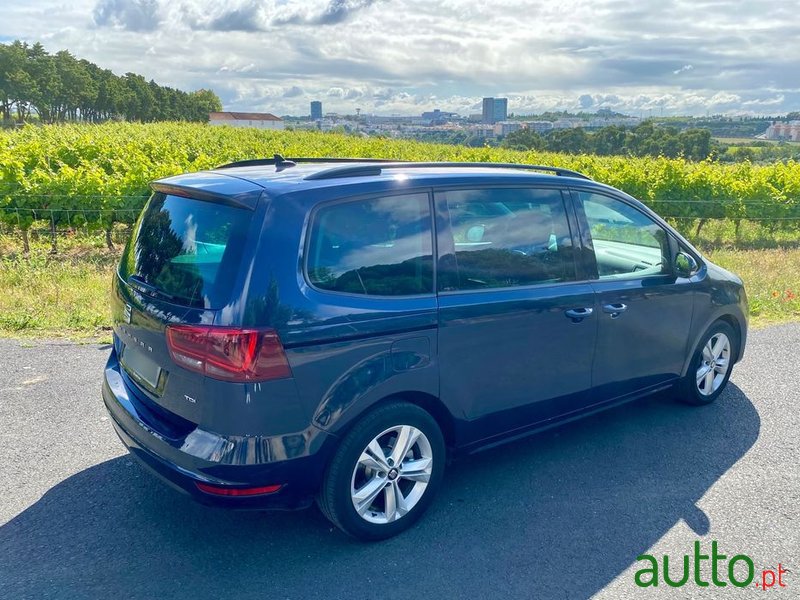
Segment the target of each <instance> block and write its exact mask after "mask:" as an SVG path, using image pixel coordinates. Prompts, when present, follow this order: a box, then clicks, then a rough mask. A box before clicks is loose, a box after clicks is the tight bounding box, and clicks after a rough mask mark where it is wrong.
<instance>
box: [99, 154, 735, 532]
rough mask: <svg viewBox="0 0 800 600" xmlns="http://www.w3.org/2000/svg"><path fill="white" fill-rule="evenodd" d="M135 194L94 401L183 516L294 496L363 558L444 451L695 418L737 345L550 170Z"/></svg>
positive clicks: (720, 279) (638, 240)
mask: <svg viewBox="0 0 800 600" xmlns="http://www.w3.org/2000/svg"><path fill="white" fill-rule="evenodd" d="M152 191H153V193H152V196H151V197H150V199H149V201H148V202H147V205H146V206H145V207H144V210H143V211H142V213H141V215H140V216H139V218H138V220H137V222H136V224H135V226H134V228H133V234H132V236H131V238H130V241H129V242H128V244H127V247H126V249H125V251H124V254H123V256H122V259H121V261H120V263H119V267H118V269H117V271H116V273H115V275H114V279H113V294H112V298H113V300H112V312H113V321H114V343H113V350H112V351H111V356H110V358H109V360H108V364H107V366H106V368H105V378H104V385H103V390H102V395H103V399H104V401H105V405H106V407H107V408H108V411H109V413H110V415H111V417H112V421H113V424H114V426H115V428H116V431H117V433H118V434H119V436H120V438H121V439H122V441H123V443H124V444H125V445H126V446H127V447H128V448H129V450H130V452H131V453H132V454H133V455H134V456H136V457H137V458H139V459H141V461H142V462H143V463H144V464H145V465H147V466H148V467H150V469H151V470H152V471H154V472H155V473H156V474H157V475H159V476H160V477H161V478H162V479H163V480H165V481H166V482H167V483H169V484H171V485H172V486H173V487H175V488H178V489H179V490H182V491H183V492H186V493H188V494H190V495H191V496H192V497H194V498H195V499H197V500H199V501H201V502H204V503H207V504H213V505H220V506H228V507H234V508H242V509H268V508H303V507H307V506H309V505H310V504H311V503H312V502H313V501H314V500H316V502H317V504H318V505H319V507H320V508H321V510H322V511H323V513H324V514H325V515H326V516H327V517H328V518H329V519H330V520H331V521H332V522H333V523H335V524H336V525H337V526H338V527H340V528H341V529H342V530H344V531H345V532H347V533H349V534H351V535H353V536H355V537H357V538H360V539H365V540H376V539H382V538H386V537H389V536H392V535H395V534H397V533H399V532H400V531H403V530H404V529H406V528H408V527H409V526H410V525H412V524H413V523H414V522H416V521H417V520H418V519H419V517H420V516H421V515H422V514H423V513H424V512H425V510H426V508H428V506H429V505H430V504H431V501H432V500H433V498H434V495H435V493H436V490H437V488H439V487H440V486H441V485H442V475H443V471H444V468H445V464H446V462H447V460H448V457H450V456H457V455H460V454H464V453H470V452H474V451H476V450H479V449H481V448H485V447H489V446H495V445H497V444H498V443H500V442H502V441H509V440H513V439H517V438H519V437H521V436H523V435H527V434H530V433H533V432H537V431H541V430H543V429H545V428H548V427H552V426H555V425H558V424H559V423H563V422H565V421H568V420H572V419H575V418H577V417H579V416H582V415H587V414H590V413H594V412H596V411H598V410H600V409H605V408H609V407H612V406H617V405H619V404H621V403H623V402H629V401H631V400H634V399H637V398H640V397H642V396H644V395H646V394H652V393H655V392H659V391H663V390H672V393H674V395H675V396H676V397H677V398H679V399H681V400H683V401H685V402H689V403H691V404H697V405H702V404H707V403H710V402H713V401H714V400H715V399H717V398H718V397H719V396H720V394H721V393H722V391H723V389H724V388H725V385H726V383H727V381H728V378H729V376H730V374H731V369H732V367H733V365H734V363H736V362H737V361H739V360H740V359H741V357H742V353H743V350H744V347H745V340H746V337H747V299H746V296H745V291H744V288H743V286H742V282H741V280H740V279H739V278H738V277H736V276H735V275H733V274H731V273H729V272H727V271H725V270H723V269H722V268H720V267H718V266H716V265H714V264H713V263H711V262H710V261H709V260H708V259H706V258H704V257H703V256H702V255H701V253H700V252H698V251H697V249H695V248H694V247H693V246H692V245H691V244H690V243H689V242H688V241H687V240H686V239H684V238H683V237H682V236H681V235H679V234H678V233H677V232H676V231H675V230H674V229H673V228H672V227H670V226H669V225H668V224H667V223H666V222H665V221H664V220H663V219H661V218H659V217H658V216H657V215H655V214H654V213H653V212H652V211H651V210H649V209H648V208H647V207H646V206H644V205H643V204H642V203H641V202H638V201H637V200H635V199H634V198H632V197H630V196H628V195H627V194H625V193H623V192H621V191H619V190H616V189H613V188H611V187H608V186H606V185H603V184H601V183H598V182H596V181H593V180H590V179H589V178H587V177H586V176H584V175H581V174H580V173H576V172H573V171H568V170H565V169H559V168H553V167H536V166H530V165H516V164H502V165H501V164H471V163H404V162H385V161H370V160H366V159H364V160H362V159H349V160H348V159H295V160H287V159H283V158H282V157H280V156H276V157H275V158H274V159H265V160H253V161H243V162H240V163H233V164H230V165H225V166H223V167H220V168H217V169H214V170H211V171H206V172H200V173H194V174H185V175H179V176H176V177H170V178H167V179H162V180H159V181H156V182H155V183H153V184H152ZM597 435H603V433H602V432H601V431H598V432H597Z"/></svg>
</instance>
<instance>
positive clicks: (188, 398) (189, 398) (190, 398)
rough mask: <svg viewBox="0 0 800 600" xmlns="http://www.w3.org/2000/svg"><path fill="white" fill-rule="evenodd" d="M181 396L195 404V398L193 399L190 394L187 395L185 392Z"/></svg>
mask: <svg viewBox="0 0 800 600" xmlns="http://www.w3.org/2000/svg"><path fill="white" fill-rule="evenodd" d="M183 397H184V398H186V400H188V401H189V402H191V403H192V404H197V400H195V399H194V398H192V397H191V396H187V395H186V394H184V395H183Z"/></svg>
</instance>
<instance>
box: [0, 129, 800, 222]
mask: <svg viewBox="0 0 800 600" xmlns="http://www.w3.org/2000/svg"><path fill="white" fill-rule="evenodd" d="M276 152H278V153H281V154H283V155H284V156H350V157H380V158H390V159H392V158H393V159H404V160H424V161H477V162H483V161H486V162H512V163H528V164H545V165H553V166H560V167H565V168H569V169H574V170H577V171H581V172H583V173H585V174H587V175H588V176H590V177H592V178H593V179H596V180H597V181H601V182H604V183H607V184H609V185H611V186H614V187H616V188H619V189H622V190H624V191H626V192H628V193H629V194H631V195H632V196H635V197H636V198H639V199H640V200H642V201H643V202H645V203H646V204H648V205H649V206H651V207H652V208H653V209H654V210H656V211H657V212H658V213H659V214H661V215H663V216H666V217H671V218H675V219H678V220H681V221H683V222H690V223H691V222H696V223H697V224H698V225H700V226H702V223H703V222H705V221H706V220H709V219H732V220H735V221H737V222H738V221H740V220H759V221H760V220H769V221H770V222H771V223H772V224H773V227H774V228H780V229H794V228H797V227H798V226H799V225H800V163H795V162H791V161H790V162H787V163H775V164H770V165H753V164H751V163H748V162H743V163H737V164H719V163H714V162H710V161H703V162H691V161H687V160H683V159H667V158H624V157H612V156H603V157H600V156H587V155H567V154H556V153H548V152H539V151H529V152H520V151H515V150H508V149H500V148H468V147H464V146H450V145H437V144H425V143H421V142H414V141H408V140H387V139H381V138H359V137H354V136H345V135H339V134H330V133H318V132H309V131H259V130H255V129H231V128H219V127H210V126H207V125H202V124H187V123H158V124H130V123H106V124H103V125H61V126H44V127H33V126H28V127H23V128H21V129H18V130H6V131H0V221H3V222H4V223H5V225H6V226H11V227H13V228H19V229H21V230H23V231H25V230H27V229H28V228H30V227H31V225H32V224H33V223H34V222H35V221H36V220H38V219H45V220H47V221H49V222H50V224H51V225H52V226H53V227H56V226H64V225H65V224H66V223H69V225H70V226H74V225H81V224H91V225H94V226H97V227H102V228H105V229H106V230H108V229H110V227H111V225H113V222H114V221H119V222H132V220H133V219H135V215H136V213H137V211H138V210H139V209H141V207H142V206H143V204H144V202H145V200H146V198H147V196H148V194H149V192H148V182H150V181H152V180H153V179H158V178H160V177H165V176H168V175H173V174H176V173H183V172H187V171H196V170H201V169H208V168H211V167H214V166H217V165H219V164H222V163H225V162H229V161H232V160H238V159H245V158H253V157H264V156H272V155H273V154H274V153H276Z"/></svg>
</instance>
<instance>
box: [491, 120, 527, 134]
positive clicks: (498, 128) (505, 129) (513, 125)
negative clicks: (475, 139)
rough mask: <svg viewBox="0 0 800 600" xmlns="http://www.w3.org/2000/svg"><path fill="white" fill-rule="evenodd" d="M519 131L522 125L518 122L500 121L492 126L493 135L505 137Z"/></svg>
mask: <svg viewBox="0 0 800 600" xmlns="http://www.w3.org/2000/svg"><path fill="white" fill-rule="evenodd" d="M520 129H522V123H520V122H519V121H500V122H498V123H495V124H494V134H495V135H499V136H506V135H508V134H509V133H514V132H515V131H519V130H520Z"/></svg>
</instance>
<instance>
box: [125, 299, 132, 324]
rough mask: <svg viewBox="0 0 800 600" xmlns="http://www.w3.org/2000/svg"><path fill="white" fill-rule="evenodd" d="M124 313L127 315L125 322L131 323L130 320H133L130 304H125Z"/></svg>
mask: <svg viewBox="0 0 800 600" xmlns="http://www.w3.org/2000/svg"><path fill="white" fill-rule="evenodd" d="M124 315H125V322H126V323H128V324H129V325H130V322H131V305H130V304H126V305H125V311H124Z"/></svg>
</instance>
